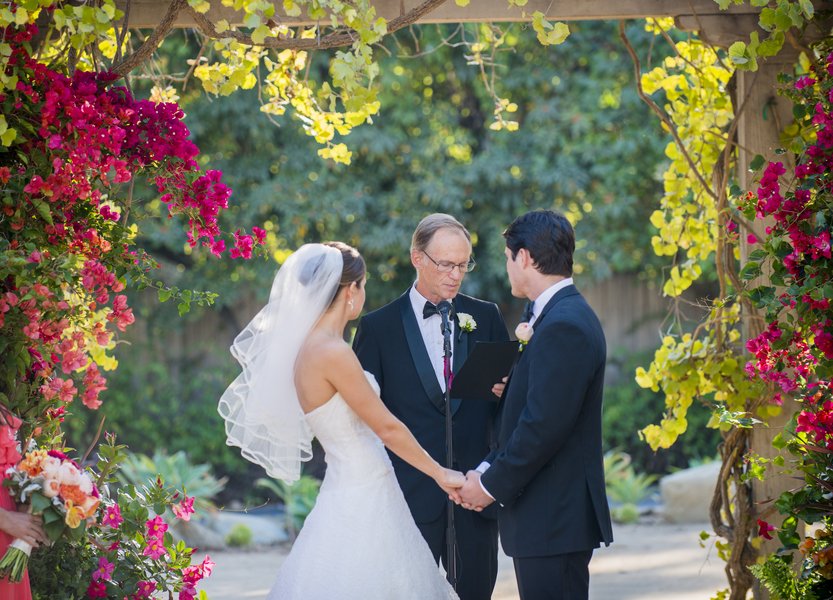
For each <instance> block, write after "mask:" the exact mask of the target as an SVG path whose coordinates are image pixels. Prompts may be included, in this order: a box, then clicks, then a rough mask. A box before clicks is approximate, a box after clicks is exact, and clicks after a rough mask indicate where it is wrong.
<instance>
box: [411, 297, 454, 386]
mask: <svg viewBox="0 0 833 600" xmlns="http://www.w3.org/2000/svg"><path fill="white" fill-rule="evenodd" d="M408 296H409V297H410V299H411V306H412V307H413V309H414V314H415V315H416V320H417V325H419V331H420V333H421V334H422V341H423V343H424V344H425V349H426V350H427V351H428V358H429V359H431V366H432V367H434V375H436V376H437V382H438V383H439V384H440V389H441V390H442V391H443V392H445V376H444V375H443V332H442V317H440V315H431V316H430V317H428V318H427V319H423V318H422V310H423V308H425V303H426V302H429V300H428V299H427V298H426V297H425V296H423V295H422V294H420V293H419V292H418V291H417V289H416V284H414V285H412V286H411V291H410V292H409V294H408ZM432 304H433V302H432ZM454 327H455V325H454V324H453V323H452V326H451V331H452V334H453V333H454Z"/></svg>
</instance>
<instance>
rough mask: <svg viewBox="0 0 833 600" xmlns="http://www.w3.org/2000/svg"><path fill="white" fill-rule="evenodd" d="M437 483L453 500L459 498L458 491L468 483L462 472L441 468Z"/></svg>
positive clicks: (436, 479)
mask: <svg viewBox="0 0 833 600" xmlns="http://www.w3.org/2000/svg"><path fill="white" fill-rule="evenodd" d="M435 481H436V482H437V485H438V486H440V487H441V488H442V490H443V491H444V492H445V493H446V494H448V496H449V497H450V498H451V499H452V500H453V499H454V498H455V497H456V496H457V490H458V489H460V488H461V487H463V484H464V483H466V476H465V475H463V474H462V473H461V472H460V471H455V470H453V469H446V468H443V467H440V472H439V474H438V475H437V477H436V478H435Z"/></svg>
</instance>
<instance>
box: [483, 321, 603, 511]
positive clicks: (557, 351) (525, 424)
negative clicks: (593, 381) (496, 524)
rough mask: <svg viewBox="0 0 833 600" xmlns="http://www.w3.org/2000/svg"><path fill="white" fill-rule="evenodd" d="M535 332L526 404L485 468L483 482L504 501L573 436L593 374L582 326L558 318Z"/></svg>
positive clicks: (517, 493) (503, 502) (589, 349)
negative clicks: (513, 427) (503, 442)
mask: <svg viewBox="0 0 833 600" xmlns="http://www.w3.org/2000/svg"><path fill="white" fill-rule="evenodd" d="M534 335H536V336H540V337H539V339H537V340H535V341H536V342H537V343H536V344H535V348H530V349H529V350H528V351H530V352H531V354H530V356H529V360H530V365H529V389H528V392H527V398H526V405H525V407H524V409H523V411H522V412H521V415H520V418H519V420H518V424H517V426H516V427H515V430H514V431H513V432H512V434H511V435H510V437H509V439H508V440H507V442H506V444H505V445H504V447H503V448H502V449H501V450H500V451H499V452H498V453H497V456H496V457H495V459H494V462H492V464H491V466H490V467H489V469H488V470H487V471H486V473H484V474H483V485H484V486H485V487H486V489H487V490H489V492H490V493H491V494H492V496H494V497H495V499H496V500H498V501H499V502H500V503H501V504H508V503H510V502H512V500H514V499H515V498H516V497H517V496H519V495H520V494H521V493H522V492H523V489H524V487H525V486H526V485H527V484H528V483H529V482H530V481H531V480H532V479H533V478H534V477H535V475H536V474H537V473H538V472H539V471H540V470H541V468H542V467H544V465H546V464H547V462H549V461H550V459H551V458H552V457H553V456H554V455H555V454H556V453H557V452H558V450H559V448H560V447H561V446H562V444H563V443H564V441H565V440H566V439H567V438H568V436H569V435H570V433H571V431H572V429H573V427H574V425H575V423H576V421H577V419H578V416H579V413H580V412H581V409H582V405H583V402H584V396H585V393H586V390H587V386H588V382H589V380H590V377H591V375H592V373H590V371H591V370H592V368H593V364H594V360H593V356H594V353H593V350H592V348H591V347H590V342H589V340H588V338H587V336H586V334H585V333H584V332H583V331H582V330H581V329H580V328H579V327H577V326H576V325H574V324H571V323H565V322H555V323H551V324H548V325H547V326H546V327H544V328H542V330H541V331H536V332H535V334H534Z"/></svg>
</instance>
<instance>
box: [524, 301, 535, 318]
mask: <svg viewBox="0 0 833 600" xmlns="http://www.w3.org/2000/svg"><path fill="white" fill-rule="evenodd" d="M533 307H534V304H533V303H532V302H527V303H526V306H525V307H524V314H523V315H521V323H529V321H530V319H532V315H533V312H532V309H533Z"/></svg>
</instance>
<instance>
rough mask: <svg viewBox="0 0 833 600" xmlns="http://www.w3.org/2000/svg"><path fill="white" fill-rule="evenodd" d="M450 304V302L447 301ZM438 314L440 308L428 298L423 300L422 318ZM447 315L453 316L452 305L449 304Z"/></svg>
mask: <svg viewBox="0 0 833 600" xmlns="http://www.w3.org/2000/svg"><path fill="white" fill-rule="evenodd" d="M449 304H450V303H449ZM438 314H440V309H439V308H437V307H436V305H434V304H431V302H429V301H428V300H426V301H425V306H423V307H422V318H423V319H427V318H428V317H431V316H434V315H438ZM448 316H449V317H452V316H454V305H453V304H451V310H450V311H449V313H448Z"/></svg>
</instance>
